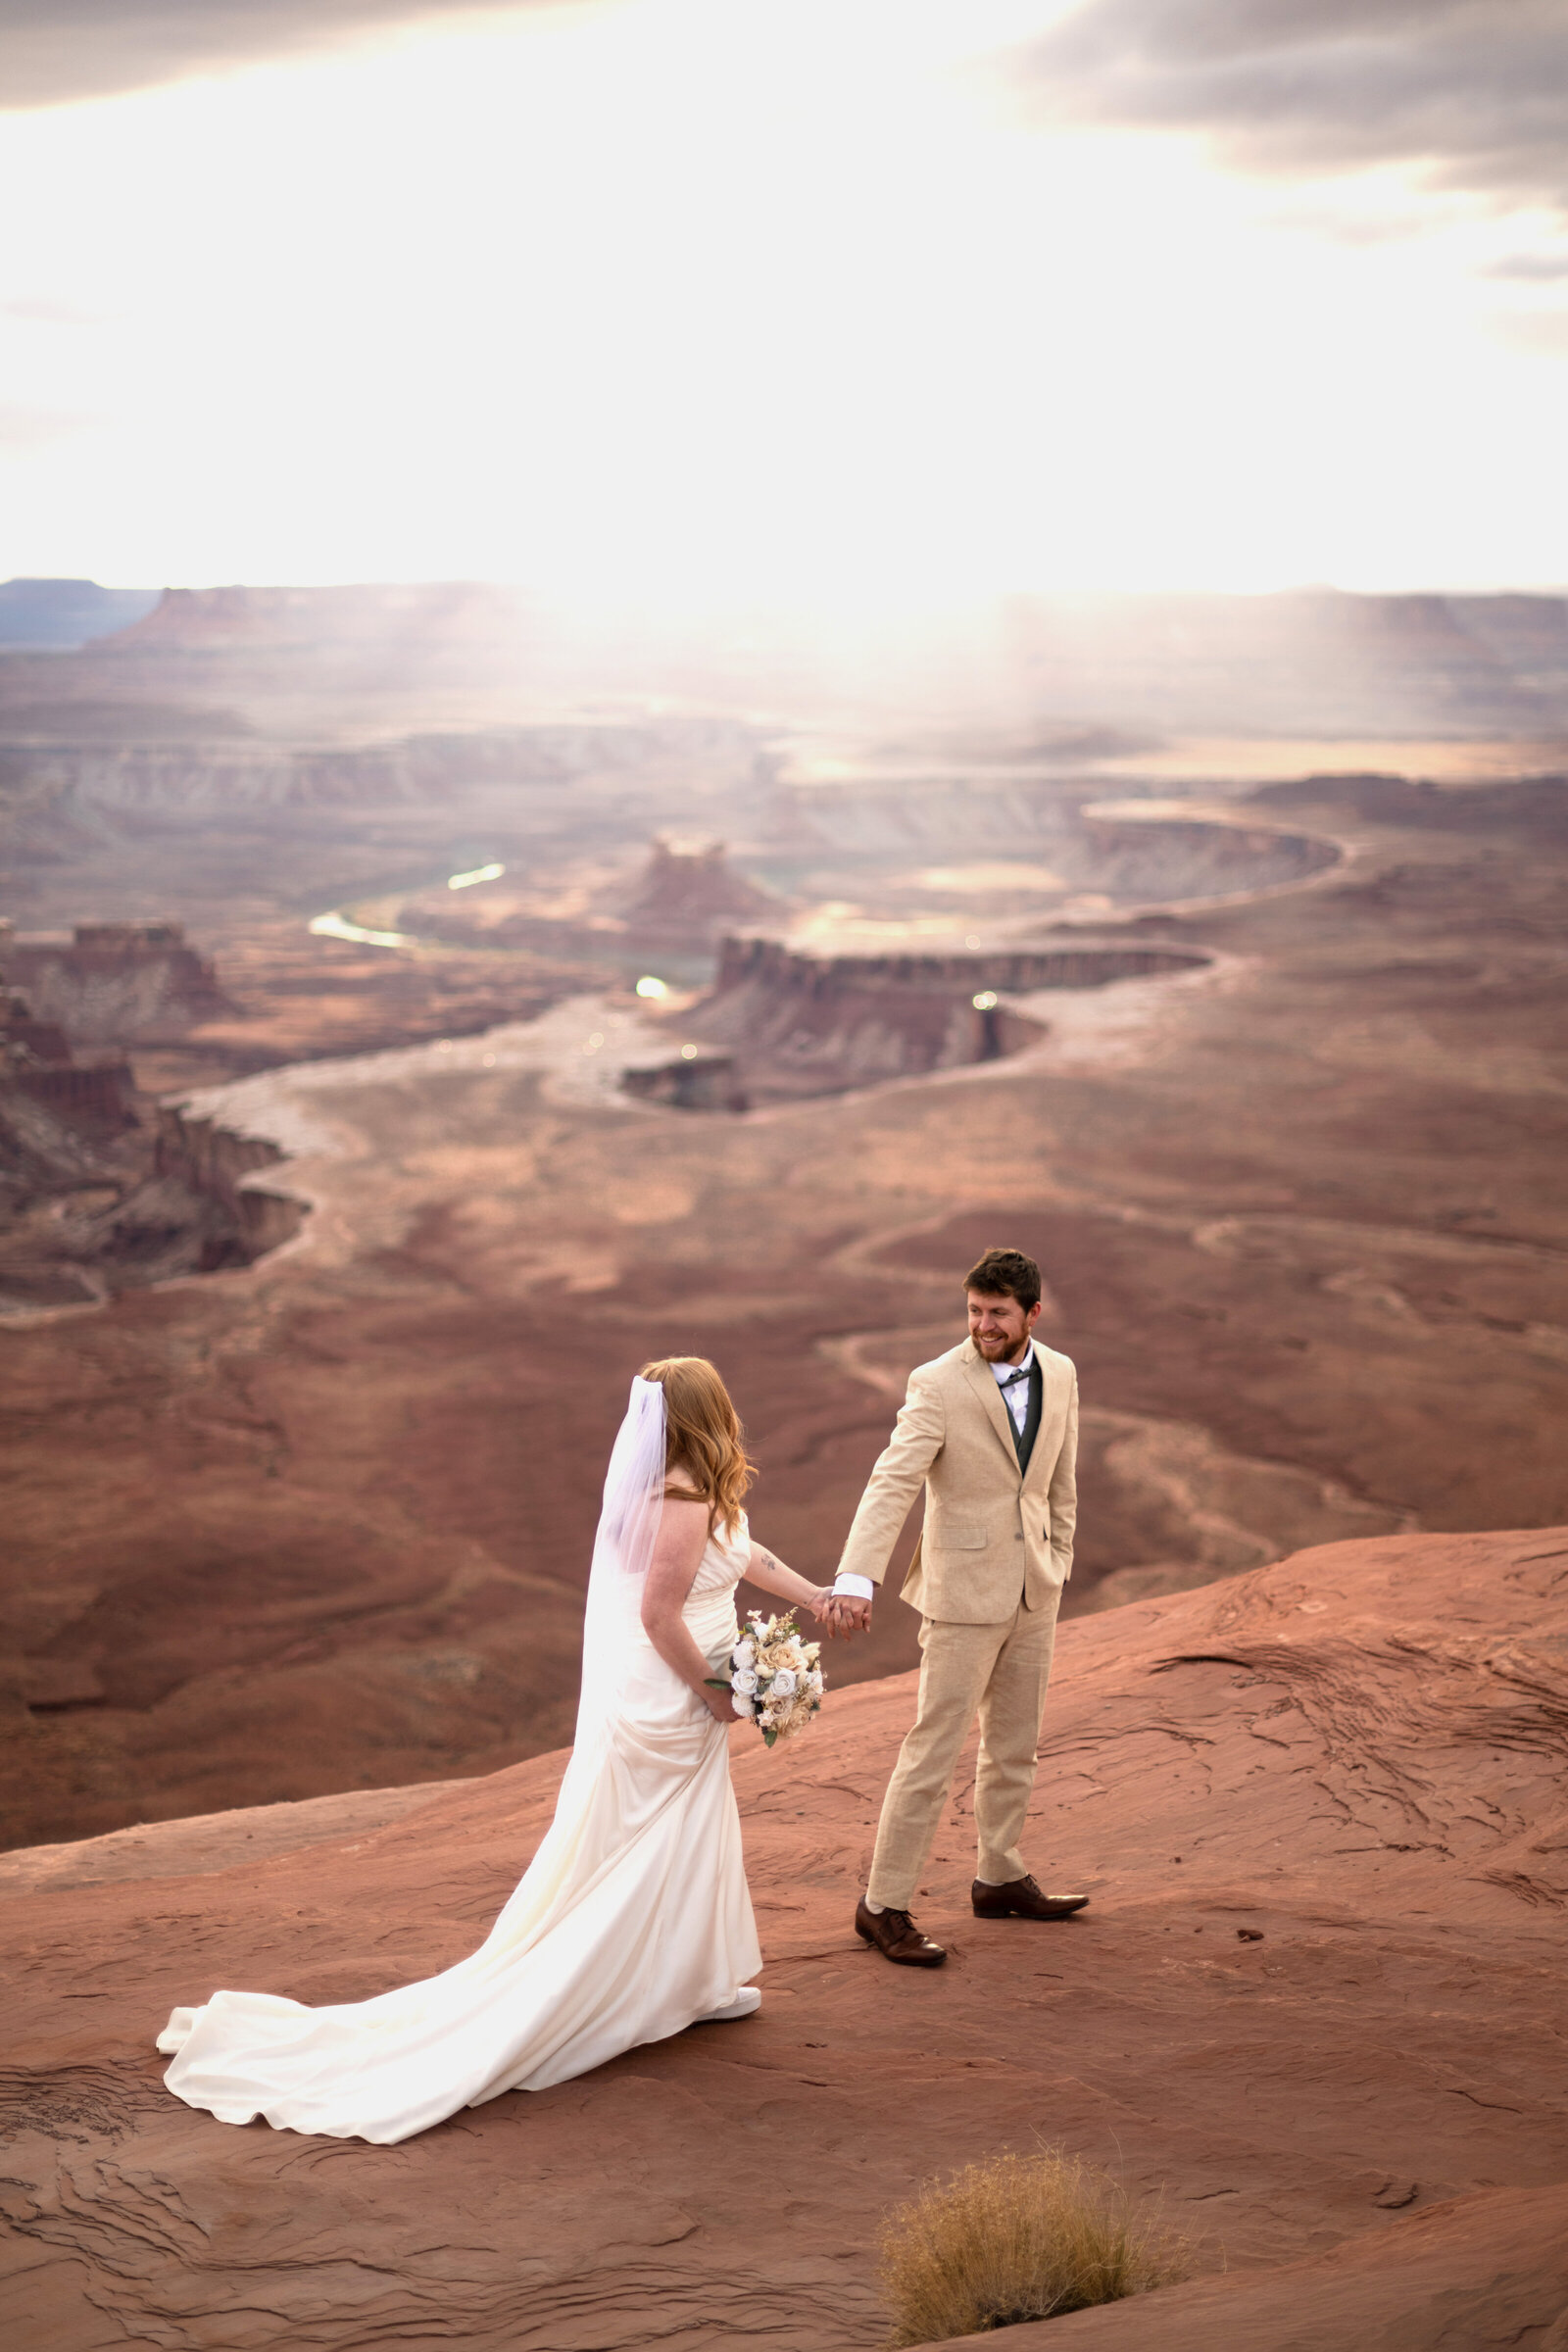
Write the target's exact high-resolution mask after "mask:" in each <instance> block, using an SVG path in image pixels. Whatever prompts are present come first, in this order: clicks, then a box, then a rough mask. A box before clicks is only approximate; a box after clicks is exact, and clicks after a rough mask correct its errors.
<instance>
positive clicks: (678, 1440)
mask: <svg viewBox="0 0 1568 2352" xmlns="http://www.w3.org/2000/svg"><path fill="white" fill-rule="evenodd" d="M754 1475H755V1473H754V1472H753V1470H752V1469H751V1466H750V1464H749V1463H748V1461H747V1459H746V1449H745V1446H744V1443H743V1439H742V1431H741V1426H740V1423H739V1421H738V1420H737V1418H736V1414H735V1407H734V1406H733V1404H732V1403H731V1402H730V1399H729V1394H728V1392H727V1390H726V1389H725V1387H724V1384H723V1382H722V1380H721V1379H720V1378H719V1376H718V1373H717V1372H716V1371H715V1370H714V1368H713V1366H712V1365H711V1363H709V1362H708V1361H707V1360H706V1358H705V1357H703V1356H700V1355H677V1356H670V1357H667V1358H666V1359H664V1360H663V1361H662V1362H660V1363H653V1364H647V1365H645V1366H644V1368H643V1370H642V1372H641V1373H639V1375H638V1377H637V1378H636V1379H635V1380H634V1381H633V1382H632V1385H631V1401H630V1404H629V1406H628V1408H627V1412H626V1418H625V1420H624V1421H623V1422H622V1423H621V1426H620V1433H619V1435H618V1436H617V1438H616V1440H615V1444H614V1449H613V1453H612V1454H611V1457H610V1470H609V1474H608V1476H607V1478H606V1480H605V1499H604V1509H603V1511H602V1513H601V1516H600V1521H599V1533H598V1537H597V1539H596V1541H595V1544H594V1555H593V1567H592V1570H591V1573H590V1576H589V1583H588V1605H587V1612H586V1618H585V1623H584V1631H583V1663H582V1695H581V1698H580V1700H579V1703H578V1712H577V1731H576V1739H575V1741H574V1744H573V1747H572V1752H571V1757H570V1760H569V1762H568V1764H567V1766H566V1773H565V1778H564V1781H563V1782H562V1785H561V1794H560V1797H559V1798H558V1800H557V1804H556V1815H555V1820H554V1821H553V1822H552V1824H551V1826H550V1828H549V1830H548V1831H547V1832H546V1834H545V1837H544V1839H543V1841H542V1843H541V1844H540V1847H539V1850H538V1852H537V1853H536V1854H535V1856H534V1858H533V1860H532V1862H531V1863H530V1864H529V1866H528V1868H527V1870H526V1871H525V1872H524V1874H523V1877H522V1879H521V1881H520V1883H519V1884H518V1886H517V1887H516V1889H515V1892H514V1894H513V1895H512V1897H511V1899H510V1900H509V1901H508V1903H507V1905H506V1908H505V1909H504V1910H503V1911H502V1913H501V1916H500V1918H499V1919H498V1920H497V1921H496V1924H495V1926H494V1927H493V1928H492V1929H491V1931H490V1934H489V1935H488V1936H487V1937H486V1938H485V1940H484V1942H483V1943H482V1944H481V1945H480V1946H479V1949H478V1950H477V1951H476V1952H474V1953H472V1954H470V1956H469V1957H468V1958H467V1959H466V1960H460V1961H459V1962H458V1964H457V1966H456V1967H455V1968H449V1969H446V1970H444V1971H443V1973H442V1974H441V1975H440V1976H438V1977H430V1978H427V1979H426V1980H425V1981H424V1982H423V1983H422V1984H418V1985H403V1986H401V1987H400V1988H399V1989H398V1990H397V1991H395V1992H383V1993H379V1994H377V1995H376V1997H375V1998H374V1999H373V2000H368V2001H359V2002H354V2003H348V2004H342V2005H339V2006H336V2007H333V2008H328V2009H308V2008H306V2007H304V2006H303V2005H302V2004H301V2003H300V2002H298V2001H290V2000H284V1999H282V1998H280V1997H279V1996H278V1995H277V1994H275V1993H266V1992H215V1993H214V1994H213V1996H212V1998H211V2000H210V2001H208V2002H207V2004H206V2006H205V2007H204V2008H200V2009H176V2010H175V2011H174V2013H173V2015H172V2017H171V2019H170V2021H169V2024H168V2026H167V2027H166V2028H165V2030H164V2032H163V2033H162V2034H160V2035H159V2037H158V2047H159V2048H160V2049H161V2050H165V2051H171V2052H172V2053H173V2063H172V2066H171V2067H170V2068H169V2070H168V2072H167V2073H166V2075H165V2077H164V2081H165V2082H167V2083H168V2085H169V2088H170V2089H171V2090H172V2091H173V2093H174V2094H175V2096H176V2097H177V2098H181V2099H184V2100H185V2101H186V2103H187V2104H188V2105H189V2106H192V2107H204V2108H206V2109H208V2110H209V2111H210V2112H211V2113H212V2114H213V2115H215V2116H217V2117H218V2118H219V2120H220V2122H221V2123H225V2124H248V2123H250V2122H252V2121H253V2120H254V2118H255V2117H257V2116H259V2115H260V2116H265V2117H266V2119H267V2121H268V2122H269V2123H270V2124H273V2125H275V2126H277V2127H278V2128H279V2129H286V2130H288V2131H311V2132H320V2133H324V2134H325V2135H327V2136H328V2137H330V2138H333V2139H350V2138H359V2139H368V2140H376V2141H381V2142H386V2141H392V2140H400V2139H408V2138H409V2137H411V2136H412V2134H413V2133H414V2132H416V2131H426V2130H427V2129H428V2128H429V2126H430V2125H431V2124H436V2123H439V2122H440V2121H441V2119H442V2118H443V2117H444V2116H448V2115H452V2114H455V2113H456V2111H457V2110H458V2109H459V2108H460V2107H477V2106H479V2105H480V2104H481V2103H482V2102H483V2101H484V2100H486V2099H493V2098H495V2097H496V2095H497V2094H498V2092H500V2091H503V2090H542V2089H543V2088H544V2087H545V2085H546V2084H547V2083H551V2082H565V2081H567V2080H568V2078H570V2077H571V2076H573V2075H581V2074H586V2073H587V2071H588V2070H589V2068H590V2067H595V2066H600V2065H603V2063H604V2062H605V2060H606V2059H607V2058H613V2057H614V2056H615V2055H616V2053H617V2052H618V2051H621V2050H629V2049H633V2048H635V2047H636V2045H637V2044H638V2043H639V2042H645V2041H662V2039H663V2038H664V2036H665V2035H666V2034H678V2033H680V2032H681V2030H682V2029H683V2028H684V2027H686V2026H689V2025H692V2024H694V2023H696V2022H698V2021H699V2020H707V2019H716V2018H741V2017H749V2016H750V2015H751V2013H752V2012H753V2011H754V2010H755V2009H756V2008H757V2007H758V2006H759V2004H760V2000H761V1997H762V1996H761V1994H760V1992H759V1991H758V1990H757V1988H756V1986H755V1985H751V1984H749V1983H748V1979H749V1978H751V1977H753V1976H755V1975H756V1973H757V1971H758V1970H759V1969H760V1966H761V1959H762V1956H761V1951H760V1947H759V1944H758V1940H757V1927H756V1923H755V1921H754V1919H753V1917H752V1902H751V1896H750V1894H749V1892H748V1890H747V1886H746V1872H745V1867H744V1865H743V1862H742V1859H741V1834H740V1817H739V1815H738V1813H737V1812H736V1808H735V1796H734V1791H733V1790H732V1789H731V1788H730V1781H729V1742H728V1740H727V1739H726V1737H725V1727H726V1726H727V1725H729V1724H731V1723H733V1721H734V1720H735V1717H734V1712H733V1708H732V1702H731V1699H730V1694H729V1692H728V1691H727V1689H725V1690H717V1689H714V1688H712V1687H711V1685H710V1684H709V1682H708V1680H707V1678H708V1677H709V1676H710V1675H712V1674H714V1673H715V1672H718V1671H722V1670H723V1668H724V1666H725V1664H726V1662H727V1659H728V1654H729V1651H730V1649H731V1647H732V1646H733V1644H734V1642H735V1641H736V1639H737V1631H736V1623H735V1587H736V1585H737V1584H738V1582H739V1581H740V1579H741V1578H742V1577H743V1576H744V1577H746V1578H747V1579H748V1581H749V1582H750V1583H752V1584H754V1585H757V1586H760V1588H761V1590H762V1591H763V1592H764V1593H775V1594H777V1595H778V1596H779V1597H780V1598H781V1599H784V1600H787V1601H793V1602H796V1603H798V1604H804V1605H805V1606H807V1607H809V1608H810V1609H811V1610H813V1612H815V1613H816V1614H817V1615H821V1614H822V1612H823V1609H824V1607H825V1604H826V1602H827V1601H828V1598H829V1594H828V1593H827V1592H826V1591H825V1590H821V1589H819V1588H818V1587H816V1586H814V1585H809V1584H808V1583H807V1581H806V1579H805V1578H804V1577H801V1576H797V1575H796V1574H795V1572H794V1570H793V1569H790V1568H786V1567H785V1566H784V1565H783V1563H782V1562H781V1561H779V1560H777V1559H775V1558H774V1557H773V1555H772V1553H771V1552H768V1551H763V1550H761V1549H760V1547H759V1546H758V1545H757V1544H754V1543H753V1542H752V1539H751V1534H750V1530H749V1528H748V1525H747V1518H746V1512H745V1509H744V1507H743V1500H744V1496H745V1494H746V1490H747V1488H748V1486H749V1485H750V1484H751V1481H752V1478H753V1476H754Z"/></svg>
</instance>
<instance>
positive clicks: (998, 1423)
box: [963, 1341, 1018, 1478]
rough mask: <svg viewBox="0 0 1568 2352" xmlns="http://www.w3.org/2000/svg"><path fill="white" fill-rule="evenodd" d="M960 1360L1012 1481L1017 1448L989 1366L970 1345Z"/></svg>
mask: <svg viewBox="0 0 1568 2352" xmlns="http://www.w3.org/2000/svg"><path fill="white" fill-rule="evenodd" d="M968 1346H969V1352H968V1354H967V1355H966V1356H965V1357H964V1362H963V1368H964V1370H965V1372H966V1373H967V1374H968V1376H969V1386H970V1387H971V1388H972V1389H973V1390H974V1393H975V1395H976V1396H977V1397H979V1399H980V1403H981V1406H982V1407H983V1409H984V1412H985V1416H986V1419H987V1420H988V1421H989V1422H990V1424H991V1426H992V1428H993V1429H994V1430H995V1431H996V1433H997V1444H998V1445H999V1446H1002V1448H1003V1450H1004V1451H1005V1454H1006V1456H1007V1466H1008V1468H1009V1469H1010V1470H1011V1472H1012V1474H1013V1476H1014V1478H1016V1477H1017V1476H1018V1448H1017V1446H1015V1445H1014V1444H1013V1439H1012V1420H1011V1417H1010V1415H1009V1414H1008V1411H1007V1408H1006V1406H1005V1404H1004V1402H1003V1400H1002V1391H1001V1390H1000V1389H999V1388H998V1386H997V1384H996V1381H995V1379H994V1378H993V1376H992V1371H991V1366H990V1365H989V1364H988V1363H987V1362H986V1360H985V1358H984V1356H983V1355H981V1353H980V1352H979V1350H978V1348H976V1347H975V1346H974V1343H973V1342H972V1341H971V1342H969V1344H968Z"/></svg>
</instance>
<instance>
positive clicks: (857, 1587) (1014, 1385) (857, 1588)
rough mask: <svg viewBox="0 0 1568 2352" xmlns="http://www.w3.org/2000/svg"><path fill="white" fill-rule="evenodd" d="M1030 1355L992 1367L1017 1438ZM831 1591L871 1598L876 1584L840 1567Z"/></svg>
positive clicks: (1025, 1410)
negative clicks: (1019, 1374)
mask: <svg viewBox="0 0 1568 2352" xmlns="http://www.w3.org/2000/svg"><path fill="white" fill-rule="evenodd" d="M1033 1354H1034V1349H1033V1348H1029V1347H1026V1348H1024V1351H1023V1357H1022V1360H1021V1362H1019V1363H1016V1364H1005V1363H1004V1364H993V1365H992V1367H991V1377H992V1379H993V1380H994V1381H995V1382H996V1384H997V1386H998V1388H999V1389H1000V1390H1001V1391H1002V1400H1003V1402H1004V1403H1005V1406H1006V1408H1007V1411H1008V1412H1009V1413H1010V1415H1011V1416H1012V1426H1013V1428H1014V1429H1015V1430H1016V1431H1017V1432H1018V1435H1019V1437H1020V1438H1021V1437H1022V1436H1023V1425H1024V1423H1025V1422H1026V1421H1027V1420H1028V1418H1029V1377H1028V1375H1029V1365H1030V1361H1031V1358H1032V1357H1033ZM1015 1372H1022V1373H1023V1375H1024V1377H1023V1379H1022V1380H1014V1379H1013V1378H1012V1375H1013V1374H1014V1373H1015ZM833 1590H834V1592H835V1593H844V1594H845V1595H846V1597H847V1598H848V1599H850V1600H870V1599H872V1598H874V1596H875V1593H876V1587H875V1585H873V1584H872V1582H871V1579H870V1578H869V1577H868V1576H848V1575H846V1574H845V1572H844V1571H843V1569H840V1571H839V1573H838V1575H837V1577H836V1578H835V1579H834V1582H833Z"/></svg>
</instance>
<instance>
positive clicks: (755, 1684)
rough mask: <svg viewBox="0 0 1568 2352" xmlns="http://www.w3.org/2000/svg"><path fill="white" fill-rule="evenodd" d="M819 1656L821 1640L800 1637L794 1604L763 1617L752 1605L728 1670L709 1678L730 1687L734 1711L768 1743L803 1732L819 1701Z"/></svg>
mask: <svg viewBox="0 0 1568 2352" xmlns="http://www.w3.org/2000/svg"><path fill="white" fill-rule="evenodd" d="M821 1655H822V1644H821V1642H803V1641H802V1640H801V1629H800V1627H799V1626H798V1625H797V1624H796V1622H795V1612H794V1610H793V1609H791V1610H790V1611H788V1612H787V1614H786V1615H784V1616H782V1617H766V1618H764V1617H763V1616H762V1614H761V1611H760V1609H754V1610H753V1611H752V1613H751V1615H750V1616H749V1617H748V1618H747V1620H746V1631H745V1632H744V1633H743V1634H742V1636H741V1638H740V1640H739V1641H738V1642H736V1644H735V1646H734V1648H733V1649H732V1650H731V1651H730V1653H729V1665H730V1670H729V1672H728V1674H725V1675H718V1674H714V1675H710V1676H709V1678H708V1679H709V1681H710V1682H711V1684H712V1685H713V1688H714V1689H715V1690H717V1691H728V1692H729V1694H730V1699H731V1702H732V1703H733V1705H734V1708H735V1712H736V1714H737V1715H741V1716H744V1717H745V1719H746V1721H747V1722H748V1723H755V1724H756V1726H757V1728H758V1730H759V1731H760V1733H761V1735H762V1738H763V1739H764V1740H766V1741H767V1744H768V1746H769V1747H771V1746H772V1744H773V1742H774V1740H788V1739H789V1738H790V1737H791V1736H792V1734H794V1733H796V1732H804V1731H805V1729H806V1727H807V1725H808V1724H809V1722H810V1720H811V1717H812V1716H813V1715H814V1714H815V1713H816V1710H817V1708H818V1707H819V1706H820V1705H821V1704H822V1669H821V1666H820V1665H819V1664H818V1662H817V1661H818V1660H819V1659H820V1657H821Z"/></svg>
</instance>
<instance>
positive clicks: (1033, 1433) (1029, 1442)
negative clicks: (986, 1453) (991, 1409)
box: [1002, 1348, 1046, 1471]
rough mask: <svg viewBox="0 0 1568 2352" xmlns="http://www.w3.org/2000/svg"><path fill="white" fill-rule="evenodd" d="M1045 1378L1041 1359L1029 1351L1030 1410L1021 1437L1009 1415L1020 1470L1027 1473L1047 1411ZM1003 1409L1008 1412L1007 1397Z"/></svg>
mask: <svg viewBox="0 0 1568 2352" xmlns="http://www.w3.org/2000/svg"><path fill="white" fill-rule="evenodd" d="M1045 1402H1046V1383H1045V1376H1044V1374H1043V1373H1042V1372H1041V1369H1040V1358H1039V1356H1038V1355H1036V1353H1035V1352H1034V1349H1033V1348H1031V1349H1030V1350H1029V1409H1028V1411H1027V1412H1026V1413H1025V1414H1024V1417H1023V1431H1022V1434H1021V1435H1020V1433H1019V1430H1018V1425H1017V1423H1016V1422H1015V1421H1014V1419H1013V1417H1012V1415H1011V1414H1010V1413H1007V1427H1008V1428H1009V1429H1010V1430H1011V1432H1012V1443H1013V1446H1014V1447H1015V1449H1016V1451H1017V1455H1018V1467H1019V1469H1020V1470H1023V1471H1027V1469H1028V1467H1029V1456H1030V1455H1031V1454H1032V1453H1033V1451H1034V1449H1035V1440H1036V1438H1038V1437H1039V1435H1040V1419H1041V1415H1042V1413H1043V1412H1044V1411H1045ZM1002 1408H1003V1411H1004V1412H1006V1408H1007V1399H1006V1398H1005V1397H1003V1399H1002Z"/></svg>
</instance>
